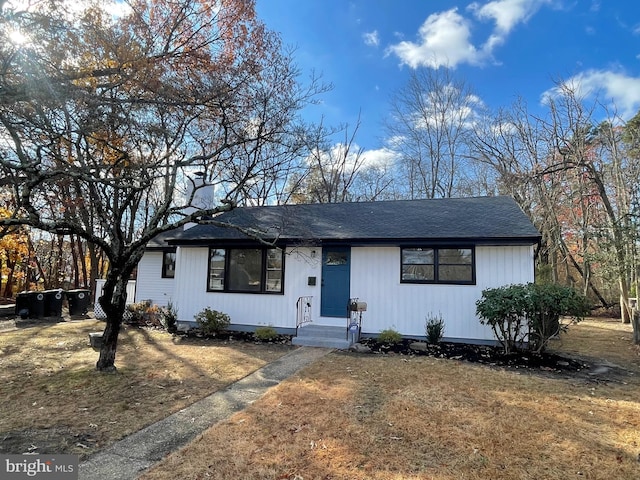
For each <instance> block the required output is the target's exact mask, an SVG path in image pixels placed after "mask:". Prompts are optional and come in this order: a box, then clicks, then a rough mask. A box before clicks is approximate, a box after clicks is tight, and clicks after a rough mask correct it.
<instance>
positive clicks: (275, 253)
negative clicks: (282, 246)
mask: <svg viewBox="0 0 640 480" xmlns="http://www.w3.org/2000/svg"><path fill="white" fill-rule="evenodd" d="M282 255H283V252H282V250H278V249H275V248H271V249H269V250H267V275H266V279H267V281H266V285H265V290H266V291H267V292H281V291H282Z"/></svg>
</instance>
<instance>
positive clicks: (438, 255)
mask: <svg viewBox="0 0 640 480" xmlns="http://www.w3.org/2000/svg"><path fill="white" fill-rule="evenodd" d="M400 261H401V263H402V266H401V274H400V275H401V281H402V282H403V283H451V284H463V285H473V284H475V282H476V271H475V249H474V248H472V247H464V248H456V247H412V248H403V249H402V250H401V260H400Z"/></svg>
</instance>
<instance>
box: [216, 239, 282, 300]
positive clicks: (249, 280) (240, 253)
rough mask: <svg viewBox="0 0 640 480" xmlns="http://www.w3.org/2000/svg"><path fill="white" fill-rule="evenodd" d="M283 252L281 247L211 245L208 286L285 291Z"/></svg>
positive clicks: (228, 289) (245, 290)
mask: <svg viewBox="0 0 640 480" xmlns="http://www.w3.org/2000/svg"><path fill="white" fill-rule="evenodd" d="M283 255H284V254H283V251H282V250H281V249H277V248H210V249H209V278H208V281H207V290H208V291H211V292H238V293H282V292H283V267H284V256H283Z"/></svg>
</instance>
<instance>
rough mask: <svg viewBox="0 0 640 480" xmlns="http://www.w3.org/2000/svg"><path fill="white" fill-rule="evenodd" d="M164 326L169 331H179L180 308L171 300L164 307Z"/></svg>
mask: <svg viewBox="0 0 640 480" xmlns="http://www.w3.org/2000/svg"><path fill="white" fill-rule="evenodd" d="M161 313H162V320H161V321H162V326H163V327H164V328H165V330H166V331H167V332H169V333H176V332H177V331H178V328H177V323H178V309H177V308H176V307H175V306H174V305H173V303H172V302H171V301H169V303H167V306H166V307H165V308H163V309H162V312H161Z"/></svg>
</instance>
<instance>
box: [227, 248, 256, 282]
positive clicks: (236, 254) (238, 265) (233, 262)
mask: <svg viewBox="0 0 640 480" xmlns="http://www.w3.org/2000/svg"><path fill="white" fill-rule="evenodd" d="M261 276H262V250H260V249H257V248H256V249H237V250H236V249H234V250H229V275H228V277H229V290H240V291H260V289H261V284H260V280H261Z"/></svg>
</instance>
